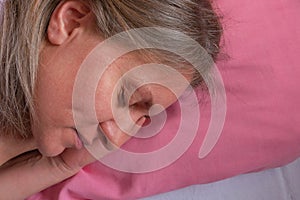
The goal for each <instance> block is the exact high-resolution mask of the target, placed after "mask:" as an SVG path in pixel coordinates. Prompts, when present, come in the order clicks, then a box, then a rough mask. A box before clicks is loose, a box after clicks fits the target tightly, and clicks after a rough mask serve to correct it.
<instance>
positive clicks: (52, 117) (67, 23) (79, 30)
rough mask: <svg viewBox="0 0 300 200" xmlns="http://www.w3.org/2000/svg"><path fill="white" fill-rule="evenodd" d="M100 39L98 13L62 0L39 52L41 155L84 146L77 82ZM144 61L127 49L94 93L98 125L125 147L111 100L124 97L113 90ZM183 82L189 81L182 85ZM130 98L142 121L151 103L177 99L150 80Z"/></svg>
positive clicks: (36, 126) (134, 115)
mask: <svg viewBox="0 0 300 200" xmlns="http://www.w3.org/2000/svg"><path fill="white" fill-rule="evenodd" d="M102 41H103V38H102V37H101V36H100V35H99V33H98V32H97V31H95V23H94V16H93V15H92V14H91V12H90V11H89V9H88V8H87V7H86V5H85V4H84V2H83V1H66V2H61V3H60V5H59V6H58V7H57V8H56V9H55V11H54V12H53V14H52V17H51V19H50V22H49V26H48V30H47V39H46V40H45V42H44V44H43V46H42V48H41V52H40V62H39V68H38V80H37V84H36V88H35V107H36V116H37V117H36V119H35V120H33V122H32V131H33V135H34V138H35V139H36V143H37V146H38V149H39V150H40V152H41V153H42V154H44V155H46V156H56V155H58V154H60V153H62V152H63V151H64V150H65V149H66V148H81V146H82V144H81V142H80V140H79V138H78V135H77V132H76V127H75V123H74V120H73V111H72V94H73V87H74V82H75V79H76V75H77V72H78V70H79V68H80V66H81V64H82V62H83V60H84V59H85V58H86V57H87V55H88V54H89V53H90V52H91V50H92V49H94V48H95V47H96V46H97V45H98V44H99V43H100V42H102ZM144 63H145V61H144V60H143V59H142V58H141V56H140V55H139V54H138V53H136V52H135V53H130V54H126V55H124V56H122V57H120V58H119V59H117V60H116V61H115V62H114V63H112V64H111V65H109V66H108V68H107V69H106V70H105V72H104V74H103V75H102V76H101V79H100V81H99V82H98V86H97V90H96V92H95V102H96V103H95V111H96V115H97V120H98V125H99V126H100V127H101V128H102V130H103V132H104V134H105V135H106V137H107V138H109V139H110V140H111V141H112V142H113V143H114V144H115V145H117V146H121V145H122V144H123V143H124V142H125V141H126V140H127V139H128V138H129V136H128V135H127V134H125V133H124V132H123V131H122V130H121V129H120V128H119V126H118V125H117V124H116V121H115V119H114V115H113V111H112V110H113V107H112V106H114V105H115V104H112V101H118V99H120V98H116V96H114V95H113V91H114V88H115V86H116V83H117V81H118V80H119V79H120V78H121V76H122V75H124V74H125V73H126V72H128V71H129V70H132V69H133V68H135V67H137V66H139V65H141V64H144ZM186 78H187V79H191V77H187V76H186ZM184 87H186V85H185V86H183V88H182V90H184ZM83 90H85V88H83ZM117 96H118V95H117ZM81 98H82V99H83V100H84V99H85V98H88V97H85V96H82V97H81ZM128 99H129V104H128V106H129V111H130V112H129V113H130V117H131V119H132V121H133V122H134V123H136V124H138V125H140V126H141V125H142V124H143V123H144V121H145V116H147V115H148V114H149V113H148V111H149V108H150V107H151V105H154V104H159V105H161V106H163V107H164V108H166V107H168V106H169V105H171V104H172V103H173V102H175V101H176V96H175V95H174V94H173V93H172V92H171V91H170V90H169V89H167V88H166V87H163V86H161V85H159V84H147V85H145V86H143V87H140V88H139V89H138V90H136V92H135V93H134V94H133V95H132V96H131V97H128ZM82 114H84V113H82Z"/></svg>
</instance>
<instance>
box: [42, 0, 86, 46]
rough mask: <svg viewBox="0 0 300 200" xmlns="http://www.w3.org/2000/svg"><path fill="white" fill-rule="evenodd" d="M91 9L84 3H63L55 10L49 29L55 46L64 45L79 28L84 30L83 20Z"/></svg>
mask: <svg viewBox="0 0 300 200" xmlns="http://www.w3.org/2000/svg"><path fill="white" fill-rule="evenodd" d="M89 13H90V9H89V8H88V7H87V5H85V4H84V3H83V2H82V1H79V0H70V1H62V2H61V3H60V4H59V5H58V6H57V7H56V9H55V10H54V12H53V14H52V16H51V18H50V22H49V25H48V29H47V36H48V40H49V42H50V43H52V44H53V45H62V44H63V43H64V42H65V41H67V40H68V39H69V37H70V36H71V34H72V33H73V32H74V31H75V30H76V29H78V28H81V27H82V28H83V27H84V25H85V24H84V23H85V21H84V20H83V19H84V18H85V17H87V16H88V14H89Z"/></svg>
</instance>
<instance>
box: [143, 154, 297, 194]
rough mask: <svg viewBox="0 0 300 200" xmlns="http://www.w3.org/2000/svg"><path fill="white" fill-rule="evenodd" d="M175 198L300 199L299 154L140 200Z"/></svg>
mask: <svg viewBox="0 0 300 200" xmlns="http://www.w3.org/2000/svg"><path fill="white" fill-rule="evenodd" d="M178 199H191V200H194V199H195V200H196V199H197V200H199V199H201V200H224V199H225V200H227V199H228V200H300V158H299V159H298V160H296V161H294V162H292V163H290V164H288V165H286V166H283V167H280V168H275V169H270V170H266V171H262V172H257V173H250V174H244V175H240V176H236V177H233V178H229V179H226V180H222V181H219V182H215V183H210V184H204V185H194V186H190V187H187V188H184V189H180V190H176V191H172V192H168V193H165V194H160V195H156V196H153V197H148V198H144V199H143V200H178Z"/></svg>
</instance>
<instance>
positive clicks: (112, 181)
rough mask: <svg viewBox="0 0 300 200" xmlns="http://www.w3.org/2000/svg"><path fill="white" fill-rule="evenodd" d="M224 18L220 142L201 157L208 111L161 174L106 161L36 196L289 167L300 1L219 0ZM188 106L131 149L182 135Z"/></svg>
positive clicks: (142, 187) (127, 190) (298, 150)
mask: <svg viewBox="0 0 300 200" xmlns="http://www.w3.org/2000/svg"><path fill="white" fill-rule="evenodd" d="M217 4H218V6H219V7H220V9H221V11H222V13H223V15H224V17H225V18H224V24H225V33H224V34H225V35H224V36H225V39H224V41H225V49H224V50H223V51H224V52H226V54H228V55H229V56H230V58H229V59H228V60H226V61H221V62H219V63H218V68H219V70H220V71H221V73H222V76H223V79H224V83H225V87H226V92H227V106H228V107H227V117H226V121H225V125H224V129H223V132H222V135H221V137H220V140H219V141H218V143H217V145H216V146H215V147H214V149H213V150H212V152H211V153H210V154H209V155H208V156H207V157H205V158H204V159H199V158H198V152H199V148H200V146H201V144H202V142H203V138H204V136H205V133H206V130H207V127H208V123H209V120H210V113H209V108H207V107H206V108H205V106H206V105H203V106H202V108H201V121H200V128H199V131H198V134H197V136H196V139H195V140H194V142H193V144H192V145H191V147H190V148H189V149H188V151H186V153H185V154H184V155H183V156H181V157H180V158H179V159H178V160H177V161H176V162H174V163H173V164H172V165H169V166H168V167H166V168H163V169H161V170H159V171H155V172H150V173H143V174H132V173H124V172H119V171H116V170H113V169H111V168H109V167H106V166H104V165H103V164H101V163H100V162H97V163H93V164H91V165H89V166H87V167H85V168H84V169H82V170H81V171H80V172H79V173H78V174H77V175H76V176H74V177H72V178H70V179H68V180H66V181H64V182H62V183H60V184H57V185H55V186H53V187H51V188H49V189H47V190H45V191H43V192H40V193H38V194H36V195H34V196H32V197H31V198H29V199H31V200H34V199H44V200H46V199H49V200H50V199H135V198H139V197H145V196H149V195H154V194H157V193H162V192H166V191H170V190H174V189H178V188H181V187H185V186H188V185H192V184H199V183H208V182H212V181H216V180H220V179H224V178H228V177H232V176H235V175H239V174H242V173H247V172H252V171H258V170H262V169H266V168H273V167H277V166H281V165H284V164H286V163H288V162H291V161H293V160H294V159H296V158H298V157H299V156H300V126H299V124H300V112H299V102H300V92H299V88H298V85H299V84H300V78H299V75H300V67H299V66H300V60H299V55H300V47H299V44H300V37H299V36H300V26H297V24H298V23H297V22H296V20H297V19H299V17H300V12H299V11H300V2H299V1H296V0H285V1H267V0H263V1H251V0H244V1H235V0H227V1H218V2H217ZM179 112H180V109H179V107H178V105H173V106H172V107H171V108H169V109H168V116H169V117H168V121H167V123H166V125H165V127H164V129H163V130H162V131H161V133H160V134H159V135H157V136H155V137H153V138H149V139H147V140H145V141H141V140H138V139H133V140H132V141H130V142H129V143H128V144H127V148H129V149H132V148H134V149H143V151H146V152H147V151H149V150H153V149H159V148H161V147H162V146H163V145H165V144H167V143H168V142H169V141H170V138H172V135H174V133H176V131H177V130H176V128H177V125H176V124H178V122H179V120H180V119H179V118H180V113H179Z"/></svg>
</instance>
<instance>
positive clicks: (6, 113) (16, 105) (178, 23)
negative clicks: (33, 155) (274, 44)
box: [0, 0, 222, 138]
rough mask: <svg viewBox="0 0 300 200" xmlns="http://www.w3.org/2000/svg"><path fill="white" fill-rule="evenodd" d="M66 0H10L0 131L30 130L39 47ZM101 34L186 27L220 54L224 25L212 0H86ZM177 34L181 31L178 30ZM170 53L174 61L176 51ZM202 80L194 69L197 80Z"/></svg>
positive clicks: (0, 47)
mask: <svg viewBox="0 0 300 200" xmlns="http://www.w3.org/2000/svg"><path fill="white" fill-rule="evenodd" d="M60 1H61V0H26V1H24V0H6V1H4V3H3V5H2V7H1V9H2V14H1V25H2V29H1V31H0V42H1V44H0V59H1V67H0V74H1V78H0V134H4V133H7V134H9V135H17V136H21V137H23V138H27V137H30V136H31V128H30V122H31V120H32V119H34V98H33V97H34V88H35V83H36V76H37V70H38V63H39V52H40V48H41V44H42V42H43V41H44V40H45V39H46V37H47V36H46V31H47V26H48V23H49V20H50V17H51V14H52V12H53V11H54V9H55V8H56V7H57V5H58V4H59V3H60ZM84 2H87V3H88V4H89V5H90V8H91V10H92V11H93V13H94V14H95V16H96V26H97V29H98V31H99V34H102V35H103V36H104V37H105V38H108V37H110V36H112V35H114V34H116V33H119V32H121V31H124V30H129V29H131V28H139V27H150V26H151V27H152V26H156V27H165V28H169V29H173V30H176V31H179V32H181V33H184V34H186V35H188V36H190V37H192V38H193V39H195V40H196V41H197V42H199V43H200V44H201V45H202V47H203V48H204V49H205V50H206V51H207V52H208V53H209V54H210V55H211V56H212V57H213V58H214V59H215V58H216V56H217V54H218V53H219V42H220V37H221V33H222V28H221V25H220V22H219V17H218V16H217V15H216V13H215V12H214V10H213V8H212V5H211V3H210V1H209V0H163V1H156V0H122V1H120V0H86V1H84ZM173 38H175V39H176V35H174V36H173ZM165 59H169V60H170V61H172V56H169V57H168V56H166V58H165ZM197 82H201V76H200V75H199V74H195V80H194V84H195V85H196V84H197Z"/></svg>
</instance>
